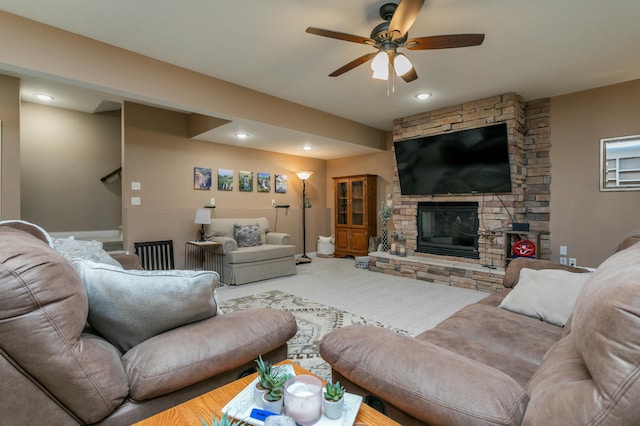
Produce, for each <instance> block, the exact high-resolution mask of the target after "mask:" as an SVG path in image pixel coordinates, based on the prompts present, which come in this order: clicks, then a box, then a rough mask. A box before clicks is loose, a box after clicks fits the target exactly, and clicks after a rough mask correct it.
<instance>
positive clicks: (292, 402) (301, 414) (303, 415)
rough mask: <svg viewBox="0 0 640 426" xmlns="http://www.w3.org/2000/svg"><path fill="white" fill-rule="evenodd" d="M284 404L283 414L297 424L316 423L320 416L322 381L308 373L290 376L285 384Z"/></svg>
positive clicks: (305, 425) (303, 425) (304, 425)
mask: <svg viewBox="0 0 640 426" xmlns="http://www.w3.org/2000/svg"><path fill="white" fill-rule="evenodd" d="M284 404H285V414H286V415H288V416H290V417H292V418H293V419H294V420H295V421H296V423H298V424H299V425H302V426H308V425H312V424H314V423H316V422H317V421H318V420H320V416H322V382H321V381H320V380H319V379H317V378H316V377H313V376H308V375H302V376H295V377H292V378H291V379H289V380H288V381H287V383H286V385H285V397H284Z"/></svg>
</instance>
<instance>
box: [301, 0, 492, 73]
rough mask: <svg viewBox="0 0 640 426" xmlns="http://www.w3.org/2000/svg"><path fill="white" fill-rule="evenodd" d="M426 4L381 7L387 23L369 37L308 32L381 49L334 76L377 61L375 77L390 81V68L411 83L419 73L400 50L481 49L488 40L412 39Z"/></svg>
mask: <svg viewBox="0 0 640 426" xmlns="http://www.w3.org/2000/svg"><path fill="white" fill-rule="evenodd" d="M423 3H424V0H401V1H400V3H399V4H395V3H386V4H383V5H382V6H381V7H380V17H381V18H382V19H384V20H385V22H382V23H381V24H379V25H376V27H375V28H374V29H373V30H372V31H371V36H370V37H369V38H367V37H361V36H357V35H352V34H346V33H341V32H337V31H331V30H324V29H322V28H314V27H309V28H307V30H306V32H308V33H309V34H315V35H319V36H323V37H329V38H335V39H338V40H344V41H350V42H353V43H360V44H367V45H369V46H372V47H374V48H375V49H376V50H377V52H372V53H367V54H366V55H362V56H360V57H359V58H357V59H354V60H353V61H351V62H349V63H348V64H346V65H344V66H342V67H340V68H338V69H337V70H335V71H334V72H332V73H331V74H329V76H330V77H338V76H339V75H342V74H344V73H345V72H347V71H351V70H352V69H354V68H356V67H357V66H359V65H362V64H364V63H365V62H367V61H369V60H371V59H373V61H372V62H371V68H372V69H373V78H377V79H380V80H388V79H389V73H390V69H392V70H393V72H395V73H396V74H397V75H398V76H400V77H402V79H403V80H404V81H406V82H407V83H408V82H411V81H413V80H415V79H417V78H418V74H417V73H416V70H415V69H414V68H413V65H412V64H411V62H410V61H409V59H408V58H407V57H406V56H405V55H404V54H402V53H398V48H400V47H403V48H407V49H409V50H430V49H451V48H454V47H467V46H478V45H480V44H482V42H483V41H484V34H450V35H441V36H429V37H417V38H412V39H409V38H408V35H409V33H408V31H409V28H411V26H412V25H413V23H414V21H415V20H416V18H417V16H418V13H419V12H420V9H421V8H422V5H423Z"/></svg>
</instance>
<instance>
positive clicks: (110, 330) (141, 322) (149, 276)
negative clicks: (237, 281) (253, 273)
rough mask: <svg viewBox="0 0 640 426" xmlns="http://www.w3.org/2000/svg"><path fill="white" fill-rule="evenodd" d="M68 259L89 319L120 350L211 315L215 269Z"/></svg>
mask: <svg viewBox="0 0 640 426" xmlns="http://www.w3.org/2000/svg"><path fill="white" fill-rule="evenodd" d="M73 265H74V266H75V267H76V269H77V270H78V272H79V274H80V277H81V278H82V280H83V281H84V285H85V287H86V289H87V295H88V298H89V324H90V325H91V327H93V328H94V329H95V330H96V331H97V332H98V333H100V334H101V335H102V336H104V337H105V338H106V339H107V340H109V341H110V342H111V343H113V344H114V345H116V346H117V347H118V348H119V349H120V350H121V351H123V352H126V351H128V350H129V349H131V348H132V347H134V346H135V345H137V344H138V343H140V342H142V341H144V340H146V339H148V338H150V337H152V336H155V335H157V334H160V333H162V332H164V331H167V330H171V329H173V328H176V327H179V326H181V325H184V324H188V323H192V322H195V321H199V320H202V319H205V318H209V317H212V316H214V315H216V312H217V304H216V300H215V288H216V287H217V285H218V281H219V276H218V274H217V273H216V272H212V271H179V270H170V271H140V270H125V269H121V268H115V267H112V266H109V265H104V264H98V263H95V262H91V261H86V260H75V261H74V262H73Z"/></svg>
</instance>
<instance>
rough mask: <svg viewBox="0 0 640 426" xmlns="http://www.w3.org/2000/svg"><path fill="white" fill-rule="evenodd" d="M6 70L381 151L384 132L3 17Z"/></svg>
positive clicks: (0, 49) (1, 54) (0, 35)
mask: <svg viewBox="0 0 640 426" xmlns="http://www.w3.org/2000/svg"><path fill="white" fill-rule="evenodd" d="M0 39H3V40H11V41H12V42H11V43H2V44H0V58H2V65H3V68H6V69H15V70H19V71H20V72H22V73H32V74H35V75H37V76H38V77H43V76H47V75H48V76H50V77H51V78H52V79H55V80H58V81H63V82H66V83H71V84H77V85H79V86H82V87H86V88H91V89H96V90H103V88H108V89H109V91H110V92H113V93H117V94H121V95H122V96H124V97H126V98H127V99H133V100H137V101H138V102H144V103H150V104H154V105H164V106H166V107H171V108H174V109H179V110H183V111H192V112H196V113H199V114H204V115H210V116H215V117H221V118H228V117H239V118H242V119H246V120H251V121H256V122H260V123H265V124H269V125H273V126H279V127H285V128H290V129H294V130H297V131H300V132H305V133H310V134H315V135H319V136H322V137H327V138H331V139H336V140H341V141H345V142H349V143H353V144H356V145H362V146H366V147H371V148H376V149H383V148H384V142H385V141H384V136H385V133H384V132H383V131H382V130H379V129H376V128H373V127H370V126H366V125H364V124H361V123H356V122H354V121H351V120H347V119H345V118H341V117H338V116H335V115H332V114H329V113H326V112H323V111H319V110H315V109H313V108H309V107H306V106H303V105H300V104H296V103H293V102H290V101H286V100H283V99H280V98H276V97H274V96H270V95H267V94H264V93H260V92H256V91H254V90H251V89H248V88H245V87H242V86H238V85H235V84H232V83H228V82H226V81H223V80H219V79H216V78H212V77H208V76H206V75H204V74H200V73H197V72H194V71H189V70H187V69H184V68H180V67H177V66H174V65H171V64H168V63H166V62H161V61H158V60H155V59H152V58H149V57H147V56H143V55H139V54H136V53H133V52H131V51H127V50H124V49H120V48H117V47H115V46H110V45H107V44H105V43H101V42H98V41H95V40H92V39H90V38H87V37H81V36H78V35H77V34H73V33H70V32H67V31H63V30H60V29H57V28H54V27H51V26H48V25H44V24H40V23H38V22H35V21H31V20H28V19H25V18H22V17H19V16H16V15H12V14H10V13H7V12H4V11H0Z"/></svg>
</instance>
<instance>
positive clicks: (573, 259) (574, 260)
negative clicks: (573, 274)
mask: <svg viewBox="0 0 640 426" xmlns="http://www.w3.org/2000/svg"><path fill="white" fill-rule="evenodd" d="M577 264H578V261H577V260H576V258H575V257H570V258H569V266H576V265H577Z"/></svg>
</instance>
